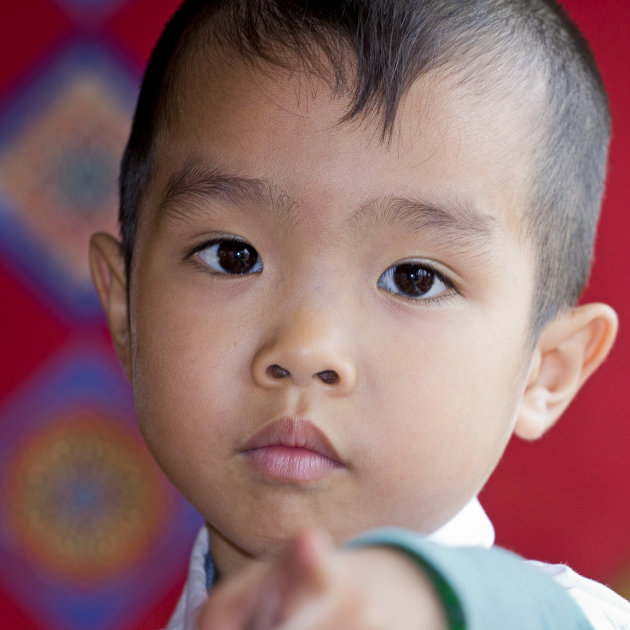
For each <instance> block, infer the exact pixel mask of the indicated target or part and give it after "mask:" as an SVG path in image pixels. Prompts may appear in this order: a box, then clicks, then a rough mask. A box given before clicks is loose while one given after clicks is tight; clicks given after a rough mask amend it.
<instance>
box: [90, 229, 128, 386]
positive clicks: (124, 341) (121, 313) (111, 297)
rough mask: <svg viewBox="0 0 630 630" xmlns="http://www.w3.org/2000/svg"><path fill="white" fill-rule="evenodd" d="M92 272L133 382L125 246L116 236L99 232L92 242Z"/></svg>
mask: <svg viewBox="0 0 630 630" xmlns="http://www.w3.org/2000/svg"><path fill="white" fill-rule="evenodd" d="M90 271H91V272H92V280H93V282H94V286H95V287H96V292H97V293H98V296H99V298H100V300H101V304H102V305H103V309H104V310H105V316H106V317H107V322H108V324H109V330H110V333H111V336H112V341H113V343H114V347H115V348H116V352H117V354H118V357H119V359H120V362H121V363H122V366H123V369H124V370H125V374H126V375H127V379H128V380H129V381H131V348H130V336H129V313H128V306H127V304H128V303H127V275H126V273H125V260H124V256H123V252H122V246H121V244H120V243H119V242H118V241H117V240H116V239H115V238H114V237H113V236H110V235H109V234H105V233H102V232H99V233H98V234H94V235H93V236H92V238H91V239H90Z"/></svg>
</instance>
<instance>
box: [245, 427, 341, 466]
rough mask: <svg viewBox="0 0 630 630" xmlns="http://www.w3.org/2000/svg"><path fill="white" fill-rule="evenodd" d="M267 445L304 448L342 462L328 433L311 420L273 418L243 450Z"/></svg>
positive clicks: (251, 449)
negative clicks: (327, 435)
mask: <svg viewBox="0 0 630 630" xmlns="http://www.w3.org/2000/svg"><path fill="white" fill-rule="evenodd" d="M267 446H287V447H292V448H304V449H308V450H309V451H314V452H315V453H319V454H320V455H323V456H324V457H328V458H329V459H332V460H334V461H336V462H339V463H341V461H340V457H339V454H338V453H337V451H336V450H335V447H334V446H333V445H332V444H331V442H330V440H329V439H328V438H327V437H326V434H325V433H324V432H323V431H322V430H321V429H320V428H319V427H318V426H316V425H315V424H314V423H313V422H311V421H310V420H305V419H301V418H288V417H286V418H278V419H276V420H272V421H271V422H269V423H267V424H266V425H264V426H263V427H262V429H260V430H259V431H258V432H257V433H256V434H255V435H254V436H253V437H252V438H251V439H250V440H249V441H248V442H247V443H246V444H245V447H244V448H243V450H244V451H253V450H255V449H259V448H265V447H267Z"/></svg>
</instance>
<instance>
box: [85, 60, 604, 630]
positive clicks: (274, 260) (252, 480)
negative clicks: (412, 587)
mask: <svg viewBox="0 0 630 630" xmlns="http://www.w3.org/2000/svg"><path fill="white" fill-rule="evenodd" d="M205 70H207V72H205ZM516 98H517V97H516V95H515V94H508V95H507V96H506V97H505V99H504V100H503V101H499V100H496V101H494V102H492V103H488V102H484V101H482V99H480V98H479V97H476V98H473V97H470V96H468V95H467V94H466V93H465V92H463V91H458V90H457V89H455V88H448V87H446V86H445V84H443V83H441V82H440V81H439V80H438V78H437V77H427V78H425V79H423V80H421V81H419V82H418V83H417V84H416V85H414V87H413V88H412V90H411V91H410V93H409V94H408V95H407V97H406V99H405V101H404V103H403V105H402V108H401V111H400V113H399V116H398V118H397V121H396V126H395V130H394V134H393V136H392V139H391V142H385V143H383V142H381V141H380V138H379V132H380V129H379V128H378V125H377V124H376V123H374V122H370V121H369V120H366V121H364V122H361V121H353V122H349V123H343V124H339V122H338V121H339V119H340V118H341V117H342V116H343V114H344V112H345V107H346V105H347V102H346V100H345V99H344V98H343V97H342V96H338V95H334V94H332V93H331V92H330V90H329V89H328V87H327V86H326V85H325V83H323V82H321V81H318V80H317V79H315V78H313V77H305V76H302V75H299V74H292V75H291V76H288V75H286V74H284V73H283V72H282V71H281V70H278V69H269V68H256V69H253V68H251V67H248V66H245V65H242V64H239V63H238V62H235V63H234V64H233V67H232V68H231V71H230V72H229V73H226V72H221V73H219V72H216V73H215V72H214V69H213V68H209V69H204V74H203V75H201V74H199V76H193V77H192V78H191V80H190V81H188V82H187V83H186V84H185V85H183V86H181V94H180V97H179V101H178V102H179V114H178V116H177V117H176V118H175V119H174V120H173V121H171V122H170V124H169V126H168V127H165V128H164V129H163V131H162V133H161V135H160V138H159V141H158V144H157V152H156V159H155V162H154V173H153V178H152V180H151V183H150V186H149V190H148V191H147V194H146V195H145V197H144V199H143V203H142V208H141V213H140V222H139V228H138V235H137V242H136V248H135V250H134V263H133V269H132V274H131V285H130V286H129V287H127V286H126V284H125V274H124V267H123V264H122V256H121V253H120V248H119V245H118V243H117V242H116V241H114V239H113V238H111V237H107V236H106V235H97V236H95V237H94V239H93V242H92V269H93V274H94V278H95V283H96V286H97V289H98V290H99V294H100V295H101V299H102V301H103V304H104V306H105V310H106V312H107V315H108V318H109V322H110V328H111V330H112V337H113V339H114V343H115V345H116V347H117V349H118V352H119V355H120V357H121V360H122V363H123V365H124V367H125V369H126V371H127V374H128V377H129V379H130V381H131V382H132V384H133V387H134V395H135V400H136V407H137V413H138V421H139V423H140V427H141V429H142V432H143V434H144V436H145V439H146V441H147V443H148V445H149V448H150V449H151V451H152V452H153V455H154V456H155V458H156V460H157V461H158V462H159V463H160V465H161V466H162V467H163V469H164V470H165V471H166V473H167V475H168V476H169V478H170V479H171V480H172V481H173V483H174V484H175V485H176V486H177V487H178V488H179V490H180V491H181V492H182V493H183V494H184V495H185V496H186V497H187V498H188V499H189V500H190V501H191V502H192V503H193V505H195V506H196V507H197V508H198V509H199V511H200V512H201V513H202V514H203V515H204V517H205V518H206V519H207V522H208V524H209V528H210V539H211V541H210V544H211V548H212V550H213V556H214V559H215V562H216V565H217V568H218V570H219V573H220V574H221V575H222V576H223V577H224V578H226V577H230V576H236V577H234V580H235V582H234V583H235V584H239V583H240V584H244V585H245V586H244V587H243V588H242V589H241V591H239V592H242V593H244V594H245V593H248V592H251V591H252V588H253V587H251V588H250V586H248V585H250V580H253V581H256V579H254V578H251V577H249V576H250V575H251V573H246V572H240V573H239V569H241V568H242V567H244V566H246V565H247V564H248V563H249V561H250V559H252V558H265V559H268V561H269V562H272V563H275V564H273V566H274V567H275V569H274V570H279V571H280V572H282V571H283V570H286V571H288V572H289V573H290V572H291V570H290V569H286V567H287V566H288V567H291V566H293V565H292V563H291V560H290V558H291V557H293V551H292V547H291V546H290V541H292V540H294V539H295V538H296V536H298V534H299V533H300V532H303V531H305V530H310V529H311V528H321V529H323V530H324V531H326V532H328V533H329V535H330V536H331V537H332V539H333V541H334V543H335V544H339V543H342V542H343V541H345V540H347V539H348V538H349V537H351V536H353V535H355V534H357V533H359V532H362V531H365V530H368V529H370V528H373V527H377V526H382V525H398V526H403V527H408V528H412V529H414V530H418V531H424V532H429V531H431V530H433V529H435V528H437V527H438V526H440V525H442V524H443V523H445V522H446V521H447V520H448V519H449V518H451V517H452V516H453V515H454V514H455V513H456V512H457V511H459V510H460V509H461V508H462V507H463V506H464V505H465V503H466V502H467V501H468V500H469V499H471V498H472V497H474V496H475V495H476V494H477V493H478V492H479V490H480V489H481V487H482V486H483V484H484V482H485V481H486V479H487V478H488V476H489V475H490V473H491V472H492V470H493V469H494V467H495V466H496V463H497V462H498V460H499V458H500V456H501V454H502V453H503V450H504V448H505V446H506V444H507V442H508V440H509V438H510V437H511V435H512V434H513V433H514V432H516V433H517V434H519V435H520V436H522V437H525V438H528V439H533V438H536V437H538V436H539V435H541V434H542V433H543V432H544V431H545V430H546V429H547V428H548V427H549V426H551V425H552V424H553V422H555V420H556V419H557V417H558V416H559V415H560V413H561V412H562V411H563V410H564V408H565V407H566V406H567V405H568V404H569V402H570V400H571V399H572V397H573V396H574V395H575V393H576V392H577V390H578V389H579V387H580V386H581V384H582V383H583V382H584V381H585V380H586V378H587V377H588V376H589V375H590V374H591V373H592V371H593V370H594V369H596V367H597V366H598V365H599V364H600V363H601V361H602V360H603V359H604V357H605V356H606V354H607V352H608V349H609V348H610V345H611V344H612V341H613V339H614V336H615V331H616V318H615V315H614V313H613V312H612V311H611V310H610V309H609V308H608V307H606V306H604V305H601V304H594V305H585V306H582V307H580V308H578V309H574V310H572V311H570V312H567V313H563V314H561V315H560V316H559V317H558V318H557V319H556V320H554V322H551V323H550V324H549V325H548V326H547V328H546V329H545V331H543V334H542V336H541V338H540V339H539V340H538V343H537V344H536V347H535V348H534V351H533V352H532V351H531V350H530V346H529V337H528V333H529V329H530V322H531V304H532V296H533V291H534V286H533V283H534V270H535V260H534V258H533V254H532V249H531V248H530V246H529V243H528V242H527V241H526V240H525V239H524V238H523V235H522V232H521V229H520V226H521V221H520V219H521V217H522V216H523V213H525V212H526V211H527V191H528V188H529V185H530V181H529V172H530V168H529V164H528V160H527V158H528V151H527V147H528V146H529V144H528V143H529V142H531V141H532V137H533V134H531V133H529V130H530V129H531V128H532V125H533V120H534V118H535V115H536V111H537V110H535V108H534V106H533V105H532V106H531V107H529V106H527V99H526V97H525V96H524V95H518V99H519V100H518V104H519V105H520V107H517V106H516V105H517V102H516ZM533 100H535V99H533ZM515 112H516V113H515ZM204 169H205V170H206V171H207V170H211V169H220V170H221V171H222V172H224V173H227V174H229V175H230V176H231V177H239V178H248V179H253V178H255V179H256V180H263V181H264V182H265V187H266V188H265V189H266V194H265V195H264V196H263V197H262V198H261V196H260V195H258V196H256V195H255V194H253V193H252V190H254V189H255V190H260V186H259V185H258V184H256V185H251V186H250V187H249V188H247V190H248V191H249V192H248V193H247V194H244V193H243V190H241V189H242V188H243V187H242V186H241V187H240V188H239V187H237V188H239V195H238V198H236V197H237V195H235V194H234V192H233V190H234V188H232V189H230V190H231V191H232V192H229V191H228V192H226V191H225V190H226V187H225V186H223V188H222V191H223V192H222V193H221V194H213V193H212V190H211V188H212V187H208V186H206V187H205V189H204V190H197V191H196V192H195V193H194V194H188V195H186V194H184V193H183V192H182V187H181V186H180V190H179V192H178V193H177V194H175V193H174V192H173V191H174V188H173V179H174V177H175V176H176V175H177V174H178V173H180V172H185V173H190V172H199V171H201V170H204ZM180 181H181V178H180ZM234 181H235V180H234V179H231V180H230V182H232V183H233V182H234ZM228 188H229V187H228ZM187 190H188V191H189V192H190V186H189V187H188V189H187ZM213 190H216V188H215V189H213ZM401 198H406V199H408V200H411V201H414V202H416V203H417V204H418V205H423V206H424V207H425V210H424V211H423V212H421V213H419V212H418V210H417V207H416V211H415V213H413V212H403V210H402V209H404V208H408V207H409V203H407V204H406V205H405V204H403V203H401V202H400V201H399V200H400V199H401ZM397 200H398V201H397ZM387 208H389V209H387ZM426 208H429V210H428V211H427V210H426ZM435 208H439V209H441V210H439V211H436V210H435ZM446 215H449V216H458V217H460V220H459V222H458V223H457V228H456V229H455V228H453V226H452V223H453V222H452V221H450V222H449V221H448V220H436V219H435V217H437V216H446ZM462 217H465V218H462ZM449 225H450V226H451V227H448V226H449ZM473 228H474V229H473ZM226 236H232V237H237V238H238V239H240V240H242V241H246V242H247V243H249V244H251V246H253V247H254V248H255V249H256V251H257V252H258V254H259V255H260V260H261V262H262V270H261V271H259V272H258V273H251V274H242V275H229V274H225V273H221V272H218V271H216V270H213V269H212V268H210V267H209V266H208V263H207V261H208V259H209V258H208V256H209V254H208V252H209V251H210V250H209V249H208V248H206V249H205V250H204V249H203V247H202V246H203V244H204V243H208V242H212V241H213V239H217V238H224V237H226ZM405 261H415V262H420V263H423V264H424V263H427V262H428V263H429V264H430V265H431V266H432V267H434V268H435V269H437V270H438V271H439V272H440V273H441V274H442V275H443V276H444V277H446V278H447V279H448V282H446V283H445V284H439V281H436V283H435V284H434V285H433V288H432V292H433V293H434V296H433V297H430V298H421V299H415V300H410V299H409V298H408V297H405V296H404V295H402V294H400V292H398V288H397V287H396V286H395V285H392V283H391V282H390V283H389V284H386V283H385V284H384V283H383V279H382V274H383V273H384V272H385V271H386V270H387V269H389V268H391V267H392V266H394V265H397V264H400V263H401V262H405ZM127 292H128V293H127ZM127 295H128V297H129V301H127ZM275 366H280V368H281V370H278V369H277V367H275ZM322 374H326V375H328V376H330V375H331V374H333V376H334V378H333V379H332V380H331V379H330V378H328V377H326V378H323V377H322ZM278 418H289V419H291V420H292V421H293V422H294V423H301V422H304V421H306V420H308V421H310V423H312V425H314V426H316V427H317V428H318V429H319V430H320V431H321V432H322V433H323V434H324V435H325V436H326V438H327V440H328V442H329V443H330V445H332V447H333V448H334V449H335V451H336V454H337V455H336V457H335V459H336V465H335V466H334V467H332V468H331V469H330V470H328V471H326V472H325V474H323V475H322V476H321V477H320V478H317V479H311V480H306V481H304V480H295V479H277V478H273V479H272V478H269V475H265V474H263V473H262V472H261V471H260V469H259V468H258V467H256V466H255V465H253V464H252V460H251V458H249V457H248V456H247V455H246V454H245V452H246V451H247V444H248V442H250V441H251V440H252V438H253V436H255V435H256V433H257V432H258V431H260V430H261V428H263V427H265V426H267V425H268V424H269V423H271V422H272V421H274V420H276V419H278ZM327 553H329V554H331V555H330V556H326V557H328V558H329V560H330V562H331V563H332V564H335V563H336V562H337V560H336V559H334V557H335V556H334V553H333V552H332V551H328V552H327ZM340 553H341V552H340ZM361 553H362V552H357V553H356V554H355V555H352V556H351V554H348V553H345V552H344V555H343V557H344V558H348V557H350V556H351V557H353V558H356V557H357V556H360V555H361ZM324 555H325V554H324ZM384 555H385V557H391V558H392V563H399V562H401V560H400V558H399V557H398V556H397V555H396V554H394V553H393V552H382V553H381V554H380V555H379V556H378V558H377V559H374V563H380V562H382V561H383V557H384ZM287 558H289V559H287ZM274 559H275V560H274ZM352 562H355V560H353V561H352ZM405 562H407V561H406V560H405ZM332 564H331V566H332ZM278 567H280V568H279V569H278ZM282 567H284V569H283V568H282ZM248 570H249V571H251V569H247V570H246V571H248ZM269 570H271V569H269ZM355 570H356V571H357V574H358V575H365V569H364V567H363V565H361V564H359V565H358V566H355ZM306 573H308V572H306ZM377 573H378V572H377ZM256 575H258V576H259V577H258V581H257V583H259V584H263V583H266V578H265V575H266V574H265V572H264V571H262V572H260V573H256ZM239 576H240V577H239ZM306 581H307V582H308V580H306ZM333 582H334V581H333ZM229 583H230V582H229V581H228V584H229ZM416 586H417V588H418V589H419V590H423V591H425V592H426V585H425V586H423V585H421V584H418V585H416ZM381 587H382V585H381ZM235 588H236V589H237V590H238V587H235ZM254 590H255V589H254ZM332 590H333V592H337V591H336V590H335V588H334V587H332ZM381 592H383V591H382V589H381ZM243 597H245V595H243ZM429 599H431V598H429ZM289 600H290V601H293V599H292V598H291V597H289ZM238 605H239V604H235V606H236V607H238ZM208 614H210V613H208ZM331 618H332V619H335V617H334V616H333V617H331ZM333 625H334V624H333ZM342 625H343V624H342ZM235 627H243V628H245V627H248V626H247V625H242V626H235ZM261 627H263V626H261ZM269 627H272V626H271V625H270V626H269ZM288 627H291V628H293V627H295V628H302V627H304V628H307V627H313V628H315V627H322V628H323V627H330V626H326V624H325V623H324V624H323V625H321V626H318V625H312V626H309V625H308V624H305V625H299V624H297V625H295V626H288ZM337 627H342V626H337ZM344 627H345V626H344ZM361 627H363V626H361ZM365 627H372V626H370V625H369V624H367V625H366V626H365ZM374 627H380V626H374ZM384 627H388V626H387V624H385V626H384ZM389 627H399V626H398V625H395V626H389ZM400 627H402V626H400ZM423 627H427V628H429V627H440V626H431V625H427V626H423Z"/></svg>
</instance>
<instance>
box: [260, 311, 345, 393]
mask: <svg viewBox="0 0 630 630" xmlns="http://www.w3.org/2000/svg"><path fill="white" fill-rule="evenodd" d="M346 348H347V342H346V341H344V339H343V337H342V334H341V331H340V329H339V327H338V326H331V325H330V324H327V323H325V322H324V321H322V320H321V319H320V318H318V317H317V315H314V314H311V315H307V314H304V313H303V314H302V315H298V316H297V317H294V318H293V319H292V320H291V321H290V322H288V324H286V325H285V326H283V327H282V328H281V329H280V330H278V331H276V334H275V335H274V336H273V338H272V339H271V340H269V341H267V342H266V343H264V344H263V345H262V347H261V348H260V349H259V350H258V352H257V353H256V356H255V357H254V361H253V365H252V374H253V377H254V381H255V382H256V383H257V384H258V385H261V386H263V387H283V386H286V385H289V384H292V385H294V386H297V387H309V386H313V385H323V386H328V387H329V388H330V389H331V390H333V391H334V392H335V393H336V394H345V393H348V392H350V391H352V390H353V389H354V387H355V384H356V366H355V364H354V361H353V360H352V358H351V357H350V355H349V354H348V352H347V351H346Z"/></svg>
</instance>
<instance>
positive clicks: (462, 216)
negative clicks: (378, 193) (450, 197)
mask: <svg viewBox="0 0 630 630" xmlns="http://www.w3.org/2000/svg"><path fill="white" fill-rule="evenodd" d="M348 222H349V223H350V224H351V225H352V226H353V227H354V228H355V229H356V227H357V226H358V225H363V226H365V227H366V228H367V229H375V228H377V227H379V226H390V225H399V226H402V227H403V228H405V229H406V230H409V231H411V232H416V233H419V234H425V235H427V236H428V237H429V238H431V239H432V240H433V241H434V242H435V243H436V244H438V245H440V246H442V247H448V248H451V249H457V250H458V251H461V252H463V253H471V254H473V253H474V254H476V255H479V254H487V253H489V251H490V249H491V248H492V242H493V241H494V240H495V238H496V236H497V228H498V225H497V224H498V221H497V220H496V219H495V218H494V217H493V216H491V215H489V214H485V213H483V212H481V211H480V210H478V209H477V208H476V207H474V206H472V205H470V204H455V203H449V204H444V203H435V202H424V201H420V200H417V199H411V198H408V197H397V196H392V197H385V198H380V199H376V200H373V201H370V202H368V203H365V204H363V205H362V206H361V207H360V208H359V209H358V210H357V211H356V212H355V213H354V214H353V215H352V216H351V217H350V218H349V220H348Z"/></svg>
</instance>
